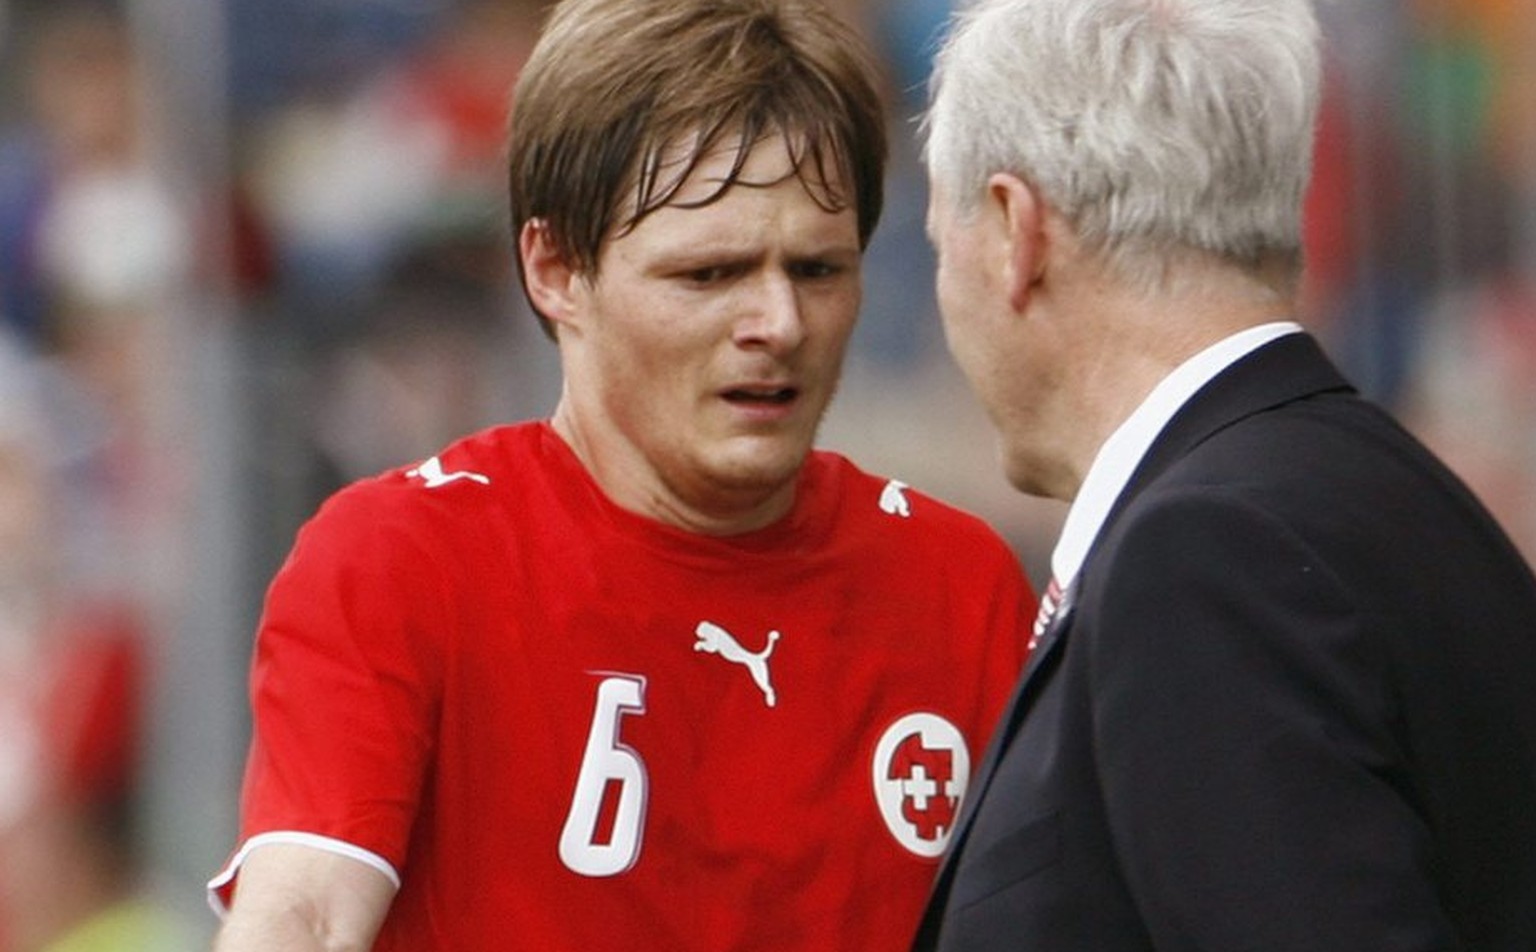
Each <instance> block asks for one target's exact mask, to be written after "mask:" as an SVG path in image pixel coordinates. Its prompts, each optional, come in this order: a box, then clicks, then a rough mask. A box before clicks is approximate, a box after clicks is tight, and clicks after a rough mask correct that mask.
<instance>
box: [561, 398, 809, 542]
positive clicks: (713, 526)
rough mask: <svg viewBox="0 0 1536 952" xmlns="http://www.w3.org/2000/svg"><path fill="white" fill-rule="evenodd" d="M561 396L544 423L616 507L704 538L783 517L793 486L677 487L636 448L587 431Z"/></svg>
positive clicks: (705, 482) (705, 483)
mask: <svg viewBox="0 0 1536 952" xmlns="http://www.w3.org/2000/svg"><path fill="white" fill-rule="evenodd" d="M583 421H584V415H583V414H581V413H579V412H577V411H576V410H575V408H574V403H573V402H572V400H571V395H570V393H569V392H567V393H566V394H565V395H563V396H562V397H561V400H560V403H559V405H558V406H556V408H555V412H554V415H553V417H552V418H551V419H550V425H551V426H552V427H553V428H554V431H555V432H556V433H557V434H559V435H560V438H561V439H563V440H564V441H565V443H566V445H567V446H569V447H570V448H571V451H572V452H573V453H575V454H576V458H577V459H578V460H580V461H581V464H582V466H583V467H584V468H585V469H586V470H587V473H588V474H589V475H590V476H591V477H592V480H593V482H595V483H597V486H598V488H599V489H600V490H602V492H603V495H604V496H606V497H607V498H608V500H609V501H610V502H612V503H613V504H614V505H616V506H618V507H619V508H620V509H624V510H627V511H629V512H632V513H635V514H636V515H639V516H644V517H646V518H648V519H653V520H655V521H657V522H660V523H662V524H664V525H669V526H672V527H673V528H677V529H682V530H684V531H686V532H692V533H696V534H698V535H706V536H732V535H741V534H743V533H747V532H755V531H757V530H759V529H763V528H766V527H768V526H770V525H772V524H773V523H775V522H777V521H779V520H780V519H782V518H783V517H784V516H786V515H788V514H789V511H790V509H791V508H793V506H794V500H795V482H794V481H793V480H791V481H789V482H787V483H776V484H774V485H771V486H761V487H759V486H755V485H748V486H727V485H719V484H716V483H712V482H710V481H708V480H707V479H706V478H702V477H701V478H700V479H699V480H697V481H696V482H695V483H693V484H690V485H687V486H679V485H675V484H673V483H670V482H668V481H667V480H666V479H664V478H663V476H662V474H661V473H660V472H659V471H658V470H657V468H656V467H655V466H654V465H653V464H652V463H651V462H650V461H649V460H648V459H647V458H646V457H645V454H644V452H643V451H642V450H640V449H639V448H638V447H635V446H633V445H631V444H629V443H627V442H625V441H623V440H619V439H613V438H611V437H610V436H609V435H607V434H597V433H593V432H591V428H590V427H588V426H586V425H585V424H584V422H583Z"/></svg>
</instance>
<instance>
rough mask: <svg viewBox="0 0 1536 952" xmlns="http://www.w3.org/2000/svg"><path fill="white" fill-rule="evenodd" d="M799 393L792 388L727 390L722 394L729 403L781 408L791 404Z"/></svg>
mask: <svg viewBox="0 0 1536 952" xmlns="http://www.w3.org/2000/svg"><path fill="white" fill-rule="evenodd" d="M799 395H800V391H799V390H797V389H795V388H794V387H741V388H737V389H733V390H727V391H725V393H724V394H723V396H724V397H725V399H726V400H728V401H730V402H731V403H736V404H743V405H751V404H761V405H768V406H775V405H778V406H782V405H783V404H786V403H792V402H793V401H794V399H795V397H797V396H799Z"/></svg>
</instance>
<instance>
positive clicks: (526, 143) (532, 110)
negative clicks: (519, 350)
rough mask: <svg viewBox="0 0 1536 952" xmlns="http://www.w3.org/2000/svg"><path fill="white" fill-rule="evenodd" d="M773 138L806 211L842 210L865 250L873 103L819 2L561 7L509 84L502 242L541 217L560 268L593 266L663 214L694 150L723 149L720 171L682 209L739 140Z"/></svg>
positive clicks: (863, 67) (878, 149)
mask: <svg viewBox="0 0 1536 952" xmlns="http://www.w3.org/2000/svg"><path fill="white" fill-rule="evenodd" d="M776 134H777V135H782V136H783V137H784V139H785V141H786V142H787V143H789V145H790V148H791V150H792V151H791V157H792V159H793V160H794V163H795V174H796V176H797V177H798V178H799V179H800V181H801V182H802V183H803V184H804V185H805V186H806V188H807V190H808V191H809V192H810V193H811V194H812V195H813V196H814V197H815V198H816V200H817V201H818V202H820V203H821V204H822V205H823V206H824V207H827V208H828V209H829V210H833V211H837V210H841V209H843V208H847V207H849V206H850V205H851V206H852V207H853V208H854V209H855V211H856V212H857V215H858V228H859V238H860V242H861V243H862V244H864V245H867V244H868V242H869V236H870V234H871V233H872V232H873V231H874V228H875V223H876V222H877V221H878V219H879V217H880V206H881V201H882V191H881V190H882V179H883V175H884V170H885V158H886V139H885V120H884V113H883V106H882V102H881V99H880V95H879V93H878V91H877V86H876V80H875V74H874V70H873V67H872V65H871V63H870V61H869V59H868V57H867V54H866V53H865V52H864V50H863V47H862V45H861V43H860V42H859V40H858V38H857V36H856V35H855V34H854V33H853V32H852V31H851V30H850V29H849V28H848V26H847V25H846V24H844V23H843V22H842V21H840V20H839V19H837V17H836V16H835V15H834V14H832V13H831V12H830V11H829V10H828V9H827V8H826V7H824V6H822V5H821V4H820V3H819V2H817V0H564V2H561V3H559V4H558V5H557V6H556V7H555V8H554V10H553V12H552V14H551V16H550V18H549V20H548V22H547V23H546V24H545V28H544V32H543V35H542V36H541V38H540V40H539V43H538V45H537V46H536V47H535V48H534V51H533V54H532V55H531V56H530V57H529V60H528V63H527V65H526V66H525V67H524V69H523V72H522V75H521V77H520V78H519V80H518V85H517V90H516V96H515V100H514V105H513V110H512V122H511V129H510V135H509V148H510V155H509V162H508V165H509V169H508V171H509V179H510V192H511V196H510V198H511V213H512V221H511V224H512V230H513V235H514V238H515V236H516V235H517V234H518V233H519V232H520V231H521V230H522V227H523V225H524V223H525V222H527V221H528V220H529V219H532V218H537V219H542V220H543V221H544V222H545V224H546V226H547V227H548V229H549V232H550V237H551V239H552V240H553V242H554V243H555V246H556V247H557V248H558V249H559V250H560V253H561V254H562V255H563V256H564V257H565V259H566V261H567V262H568V263H569V264H570V265H572V266H573V267H575V268H576V269H578V270H582V271H589V272H595V271H596V269H597V261H598V257H599V254H600V252H601V250H602V245H603V242H604V240H605V239H607V238H608V237H610V236H611V235H612V234H622V233H623V232H624V231H626V230H628V229H631V228H633V227H635V225H637V224H638V223H639V222H640V221H641V219H643V218H644V217H645V216H646V215H648V214H650V213H651V212H652V211H655V210H656V209H657V208H660V207H661V206H663V205H665V204H667V203H668V201H669V200H670V199H671V198H672V197H673V196H674V194H675V192H676V190H677V187H678V186H679V185H680V184H681V183H682V181H683V180H684V179H686V178H687V177H688V174H689V173H690V172H691V171H692V170H693V169H694V168H695V167H696V166H697V165H698V163H699V161H700V160H701V159H702V158H703V157H704V156H706V155H707V154H709V153H711V152H713V151H715V150H717V149H719V148H720V147H722V146H727V147H729V146H730V145H731V143H732V140H734V147H735V149H736V166H735V168H734V169H733V170H732V174H731V175H730V176H728V177H727V178H726V180H725V181H723V182H721V183H720V187H719V189H718V191H716V192H714V193H713V194H712V195H710V196H709V197H707V198H706V199H704V200H703V201H702V202H700V203H698V204H708V203H709V202H711V201H714V200H715V199H716V198H719V197H720V195H722V194H723V193H724V192H725V191H726V190H727V189H728V188H730V187H731V185H732V184H733V183H734V182H735V181H736V174H735V173H736V172H738V171H739V170H740V168H741V165H742V163H744V162H745V161H746V157H747V154H748V153H749V152H750V151H751V148H752V146H753V145H755V144H756V143H757V142H759V141H762V140H763V139H764V138H767V137H771V136H773V135H776ZM679 148H682V149H684V153H683V155H682V156H681V158H682V161H681V163H680V164H679V163H677V162H676V161H674V160H675V159H677V158H678V152H677V150H678V149H679ZM834 178H836V179H838V180H839V181H841V182H842V183H844V185H845V187H846V188H848V189H849V190H850V191H851V192H852V194H851V195H848V194H842V193H839V192H838V191H836V190H835V188H834V186H833V184H832V182H833V180H834ZM519 267H520V268H521V261H519Z"/></svg>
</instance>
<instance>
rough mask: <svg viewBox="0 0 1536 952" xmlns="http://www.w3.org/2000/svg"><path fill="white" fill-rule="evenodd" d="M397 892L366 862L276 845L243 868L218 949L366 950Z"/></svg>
mask: <svg viewBox="0 0 1536 952" xmlns="http://www.w3.org/2000/svg"><path fill="white" fill-rule="evenodd" d="M394 894H395V886H394V884H393V883H392V882H390V880H389V878H388V877H387V876H385V875H384V874H383V873H382V872H380V871H379V870H377V869H374V868H373V867H371V866H369V865H367V864H366V863H362V862H359V861H357V860H355V859H352V858H350V857H347V856H343V855H340V854H338V853H331V852H328V851H326V850H319V849H314V848H312V847H308V846H300V845H297V844H288V843H272V844H269V845H266V846H263V847H261V848H260V849H257V850H252V851H251V853H250V855H249V856H247V857H246V858H245V861H244V863H243V864H242V865H241V867H240V878H239V880H238V883H237V885H236V887H235V895H234V901H233V903H232V904H231V906H230V911H229V917H228V918H227V919H226V920H225V922H224V926H223V928H222V929H221V930H220V932H219V936H218V938H217V940H215V942H214V952H270V950H272V949H283V950H284V952H354V950H355V952H366V950H368V949H369V948H371V947H372V945H373V938H374V936H375V935H376V934H377V933H378V930H379V925H380V924H381V923H382V922H383V921H384V914H385V912H387V911H388V909H389V903H390V900H391V899H393V898H394Z"/></svg>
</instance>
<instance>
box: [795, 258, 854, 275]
mask: <svg viewBox="0 0 1536 952" xmlns="http://www.w3.org/2000/svg"><path fill="white" fill-rule="evenodd" d="M790 273H791V274H793V275H794V276H795V277H797V278H807V279H810V280H815V279H817V278H830V277H833V276H835V275H839V274H842V273H843V266H842V265H839V264H834V263H832V262H830V261H801V262H799V263H798V264H795V265H793V266H792V267H791V268H790Z"/></svg>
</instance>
